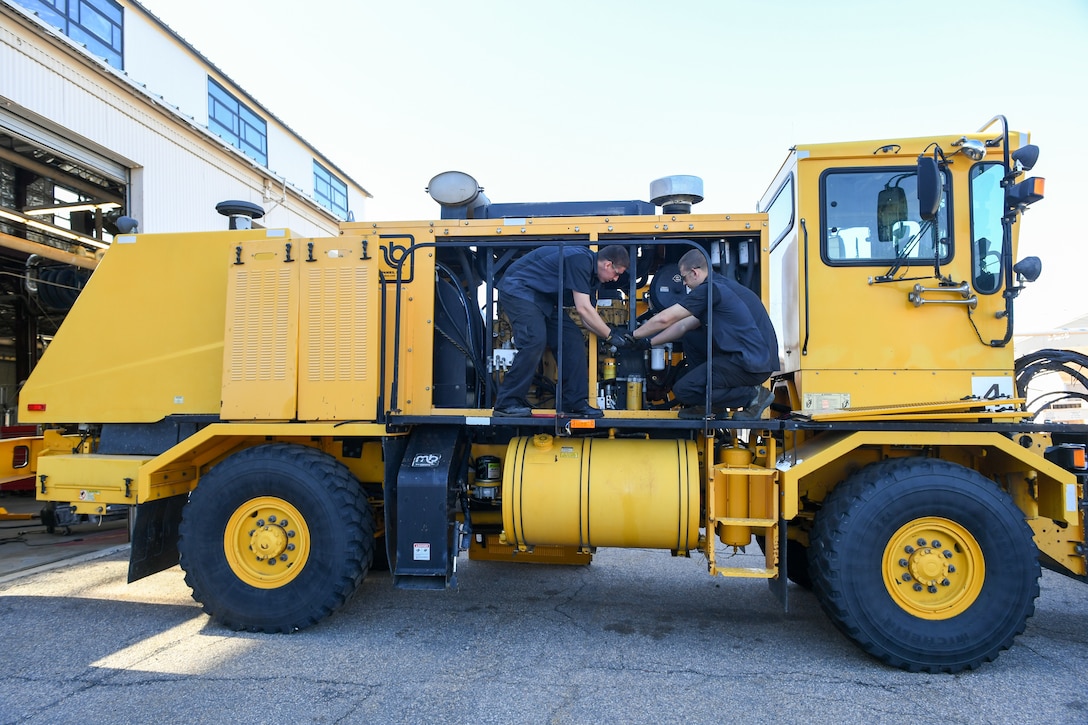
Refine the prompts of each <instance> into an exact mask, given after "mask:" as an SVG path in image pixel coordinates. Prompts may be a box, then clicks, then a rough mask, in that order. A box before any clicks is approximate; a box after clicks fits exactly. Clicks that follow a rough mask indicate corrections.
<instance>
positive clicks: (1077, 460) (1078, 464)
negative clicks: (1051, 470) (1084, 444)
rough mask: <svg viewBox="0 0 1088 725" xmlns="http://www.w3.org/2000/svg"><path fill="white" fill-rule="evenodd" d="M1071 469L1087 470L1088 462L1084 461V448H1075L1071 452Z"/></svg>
mask: <svg viewBox="0 0 1088 725" xmlns="http://www.w3.org/2000/svg"><path fill="white" fill-rule="evenodd" d="M1073 468H1080V469H1082V470H1083V469H1084V468H1088V461H1086V460H1085V453H1084V448H1075V449H1074V450H1073Z"/></svg>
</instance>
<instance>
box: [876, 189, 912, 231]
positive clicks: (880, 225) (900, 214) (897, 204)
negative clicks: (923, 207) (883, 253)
mask: <svg viewBox="0 0 1088 725" xmlns="http://www.w3.org/2000/svg"><path fill="white" fill-rule="evenodd" d="M906 220H907V192H905V191H904V190H903V189H901V188H899V187H898V186H890V187H886V188H884V189H881V190H880V192H879V193H878V194H877V195H876V236H877V239H879V240H880V241H882V242H894V241H895V225H896V224H899V223H901V222H905V221H906Z"/></svg>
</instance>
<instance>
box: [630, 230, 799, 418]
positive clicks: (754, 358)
mask: <svg viewBox="0 0 1088 725" xmlns="http://www.w3.org/2000/svg"><path fill="white" fill-rule="evenodd" d="M679 267H680V277H681V279H682V281H683V283H684V286H685V287H687V288H688V293H689V294H688V295H687V296H686V297H685V298H684V299H683V300H682V301H681V302H677V303H676V304H674V305H672V306H671V307H669V308H667V309H665V310H662V311H661V312H659V313H658V314H656V315H654V316H653V317H651V318H650V319H649V320H647V321H646V322H645V323H644V324H643V325H642V326H641V327H639V328H638V329H637V330H636V331H635V332H634V333H633V335H632V337H633V338H634V339H635V340H639V341H644V342H642V345H644V346H647V347H648V346H650V345H662V344H664V343H666V342H673V341H675V340H681V341H682V343H683V346H684V356H685V358H686V359H687V361H688V372H687V373H685V374H684V376H683V377H682V378H680V379H679V380H678V381H677V382H676V384H675V385H674V386H673V394H674V395H675V396H676V399H677V400H678V401H680V403H681V405H683V406H685V407H684V408H683V409H681V411H680V414H679V415H680V417H681V418H702V417H705V416H706V414H707V411H706V408H705V406H706V393H707V390H706V383H707V370H706V366H707V354H706V353H707V338H706V331H705V330H706V320H707V317H708V310H710V309H713V315H712V317H713V320H712V325H713V329H712V330H711V344H712V346H713V347H712V349H713V361H712V364H711V373H712V374H711V385H712V389H711V398H710V404H711V407H712V409H713V411H714V412H715V413H721V412H724V410H725V409H726V408H741V407H743V408H744V413H743V415H742V416H741V415H738V414H737V413H734V416H733V417H735V418H737V417H744V418H753V419H754V418H759V417H761V416H762V415H763V411H764V410H766V409H767V406H768V405H770V404H771V401H772V400H773V398H774V396H773V395H772V394H771V392H770V391H769V390H767V389H766V388H764V387H762V383H763V382H764V381H765V380H767V379H768V378H769V377H770V376H771V373H773V372H774V371H775V370H777V369H778V337H777V336H776V335H775V332H774V326H773V325H772V324H771V318H770V317H769V316H768V315H767V310H766V309H765V308H764V307H763V302H762V301H761V300H760V299H759V297H758V296H756V294H755V293H754V292H752V291H751V290H750V289H748V288H747V287H745V286H744V285H742V284H740V283H739V282H737V281H736V280H733V279H728V278H727V277H725V276H722V275H715V276H714V281H713V283H711V284H707V280H708V276H707V260H706V255H705V254H704V253H703V252H702V251H701V250H698V249H693V250H691V251H689V252H687V253H686V254H684V256H683V257H681V258H680V262H679ZM711 295H713V301H712V302H711V300H710V297H711ZM711 305H713V307H712V308H711Z"/></svg>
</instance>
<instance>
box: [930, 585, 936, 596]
mask: <svg viewBox="0 0 1088 725" xmlns="http://www.w3.org/2000/svg"><path fill="white" fill-rule="evenodd" d="M929 593H930V594H936V593H937V587H935V586H933V585H932V584H930V585H929Z"/></svg>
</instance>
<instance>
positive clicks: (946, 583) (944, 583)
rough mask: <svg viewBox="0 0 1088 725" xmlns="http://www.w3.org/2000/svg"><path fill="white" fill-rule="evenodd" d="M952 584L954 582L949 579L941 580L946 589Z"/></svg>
mask: <svg viewBox="0 0 1088 725" xmlns="http://www.w3.org/2000/svg"><path fill="white" fill-rule="evenodd" d="M951 583H952V582H950V581H948V580H947V579H941V586H942V587H946V586H948V585H949V584H951Z"/></svg>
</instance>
